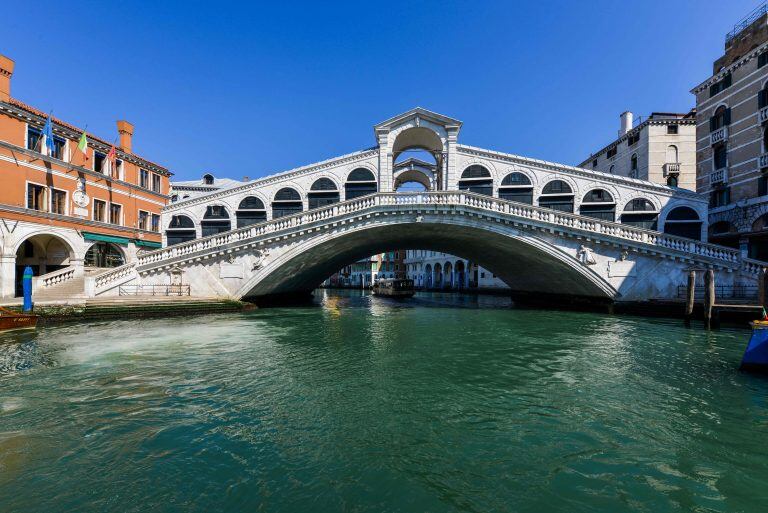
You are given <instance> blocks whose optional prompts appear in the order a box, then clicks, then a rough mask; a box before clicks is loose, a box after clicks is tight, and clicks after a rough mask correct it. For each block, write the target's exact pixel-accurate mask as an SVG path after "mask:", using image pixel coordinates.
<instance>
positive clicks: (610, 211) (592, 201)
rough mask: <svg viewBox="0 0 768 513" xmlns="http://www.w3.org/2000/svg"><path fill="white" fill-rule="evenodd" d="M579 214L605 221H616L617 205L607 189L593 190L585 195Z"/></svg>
mask: <svg viewBox="0 0 768 513" xmlns="http://www.w3.org/2000/svg"><path fill="white" fill-rule="evenodd" d="M579 213H580V214H581V215H583V216H587V217H593V218H595V219H601V220H603V221H614V220H615V219H616V203H615V202H614V201H613V196H611V194H610V193H609V192H608V191H606V190H605V189H593V190H591V191H589V192H588V193H587V194H585V195H584V199H583V200H582V202H581V206H580V207H579Z"/></svg>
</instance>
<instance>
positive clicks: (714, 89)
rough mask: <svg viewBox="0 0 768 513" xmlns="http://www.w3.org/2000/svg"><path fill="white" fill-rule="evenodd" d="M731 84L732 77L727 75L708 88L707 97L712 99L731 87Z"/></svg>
mask: <svg viewBox="0 0 768 513" xmlns="http://www.w3.org/2000/svg"><path fill="white" fill-rule="evenodd" d="M731 83H732V77H731V74H730V73H728V74H726V75H725V76H724V77H723V78H722V79H720V80H719V81H718V82H715V83H714V84H712V85H711V86H709V97H710V98H712V97H713V96H715V95H716V94H718V93H720V92H721V91H725V90H726V89H727V88H729V87H731Z"/></svg>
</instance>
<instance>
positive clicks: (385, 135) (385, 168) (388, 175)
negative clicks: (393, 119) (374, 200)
mask: <svg viewBox="0 0 768 513" xmlns="http://www.w3.org/2000/svg"><path fill="white" fill-rule="evenodd" d="M376 139H377V140H378V142H379V192H392V165H393V162H392V160H393V157H392V152H391V148H390V147H389V131H388V130H381V131H377V133H376Z"/></svg>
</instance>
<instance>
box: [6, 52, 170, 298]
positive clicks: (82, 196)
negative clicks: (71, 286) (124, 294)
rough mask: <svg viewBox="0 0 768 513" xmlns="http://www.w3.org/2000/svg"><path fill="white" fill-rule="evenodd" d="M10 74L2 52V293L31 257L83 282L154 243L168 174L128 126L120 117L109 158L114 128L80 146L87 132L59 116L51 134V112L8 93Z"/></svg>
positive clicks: (13, 287)
mask: <svg viewBox="0 0 768 513" xmlns="http://www.w3.org/2000/svg"><path fill="white" fill-rule="evenodd" d="M13 72H14V62H13V61H12V60H11V59H9V58H7V57H4V56H0V176H1V177H2V181H1V182H0V183H2V187H0V238H1V239H2V240H0V244H1V246H0V247H2V255H1V256H0V295H2V297H12V296H14V295H18V293H19V283H20V275H21V271H22V270H23V268H24V267H25V266H27V265H29V266H30V267H32V269H33V271H34V273H35V275H36V276H42V275H50V274H51V273H57V272H59V273H61V272H62V271H63V270H65V269H66V270H68V271H66V272H67V279H71V278H73V277H74V279H75V280H77V279H80V281H81V282H82V281H83V277H84V276H85V275H86V274H88V273H95V272H98V269H99V268H104V267H114V266H118V265H121V264H123V263H127V262H130V261H132V260H133V259H134V258H135V257H136V254H137V253H139V252H141V251H146V250H150V249H153V248H159V247H160V245H161V235H160V210H161V209H162V207H163V206H165V205H166V204H167V202H168V190H169V177H170V176H171V173H170V172H169V171H168V169H166V168H165V167H163V166H161V165H158V164H156V163H153V162H151V161H149V160H147V159H144V158H142V157H140V156H138V155H137V154H135V153H134V152H133V144H132V136H133V132H134V127H133V125H132V124H131V123H129V122H127V121H124V120H121V121H118V122H117V134H116V135H118V136H119V142H118V143H117V144H115V147H116V149H115V155H114V158H112V157H111V156H110V155H109V154H110V149H111V148H112V142H110V141H111V140H112V137H111V136H109V137H98V136H96V135H93V134H90V133H89V134H86V137H87V147H86V148H85V152H82V151H80V150H78V141H79V140H80V138H81V136H82V135H83V130H82V129H80V128H78V127H75V126H73V125H71V124H69V123H67V122H65V121H63V120H60V119H57V118H51V125H52V135H53V141H48V137H43V131H44V127H45V124H46V121H47V119H48V115H47V114H46V113H44V112H42V111H40V110H39V109H36V108H34V107H32V106H30V105H27V104H26V103H23V102H21V101H19V100H18V99H16V98H14V97H12V96H11V78H12V75H13ZM49 146H50V147H49ZM69 271H74V272H73V273H70V272H69Z"/></svg>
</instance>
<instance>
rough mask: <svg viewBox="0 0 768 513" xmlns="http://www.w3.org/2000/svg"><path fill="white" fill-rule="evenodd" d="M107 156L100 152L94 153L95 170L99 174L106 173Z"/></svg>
mask: <svg viewBox="0 0 768 513" xmlns="http://www.w3.org/2000/svg"><path fill="white" fill-rule="evenodd" d="M106 162H107V156H106V155H105V154H103V153H101V152H100V151H94V152H93V170H94V171H96V172H97V173H104V172H106V171H107V168H106V165H105V164H106Z"/></svg>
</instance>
